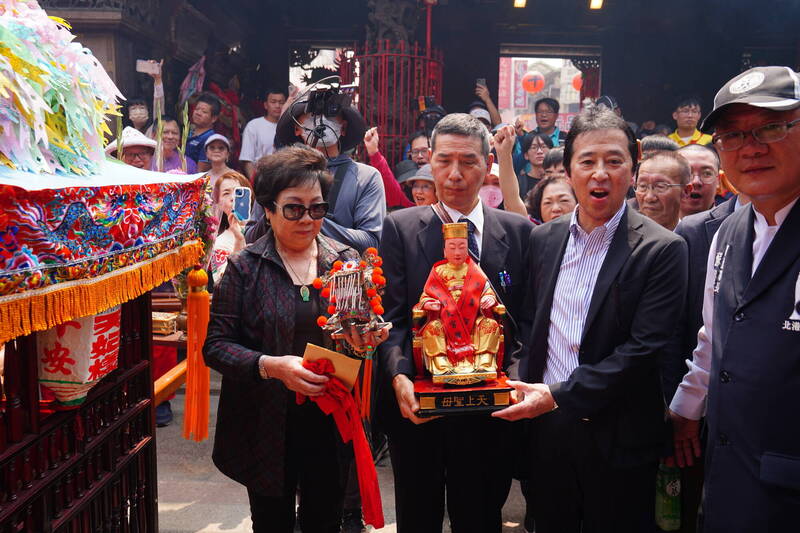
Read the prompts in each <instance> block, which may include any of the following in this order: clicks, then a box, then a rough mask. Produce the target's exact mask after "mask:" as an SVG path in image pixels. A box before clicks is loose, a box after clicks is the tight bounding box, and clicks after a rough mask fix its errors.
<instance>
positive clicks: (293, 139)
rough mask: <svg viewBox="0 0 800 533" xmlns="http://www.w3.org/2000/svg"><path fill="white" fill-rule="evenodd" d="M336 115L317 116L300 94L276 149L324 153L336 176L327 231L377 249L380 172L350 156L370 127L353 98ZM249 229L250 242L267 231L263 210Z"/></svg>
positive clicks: (382, 200)
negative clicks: (294, 146) (309, 149)
mask: <svg viewBox="0 0 800 533" xmlns="http://www.w3.org/2000/svg"><path fill="white" fill-rule="evenodd" d="M339 97H340V98H342V100H340V102H341V104H342V105H341V106H340V110H339V112H338V113H337V114H336V116H333V117H329V116H327V115H324V114H322V115H317V114H313V113H312V112H311V110H309V109H307V107H308V97H307V96H300V97H299V98H298V99H297V100H295V101H293V102H292V103H291V104H290V105H288V106H287V108H286V110H285V111H284V112H283V114H282V115H281V118H280V119H279V120H278V127H277V130H276V132H275V147H276V148H280V147H283V146H289V145H291V144H294V143H303V144H306V145H308V146H311V147H313V148H316V149H317V150H319V151H321V152H322V153H323V155H325V157H326V158H327V160H328V170H329V171H330V173H331V174H333V185H332V187H331V194H330V197H329V199H328V203H329V204H330V205H329V213H328V216H326V217H325V220H324V221H323V224H322V233H323V235H326V236H328V237H330V238H332V239H336V240H337V241H339V242H342V243H344V244H347V245H348V246H352V247H353V248H355V249H356V250H358V251H359V252H363V251H364V250H366V249H367V248H369V247H371V246H377V245H378V240H379V239H380V236H381V228H382V227H383V219H384V218H385V217H386V197H385V193H384V188H383V180H382V179H381V175H380V173H379V172H378V171H377V170H376V169H375V168H373V167H371V166H369V165H365V164H363V163H357V162H355V161H353V160H352V159H351V158H350V156H349V155H348V153H349V152H350V151H352V150H353V149H355V148H356V147H357V146H358V144H359V143H361V142H362V141H363V140H364V134H365V133H366V131H367V124H366V122H365V121H364V118H363V117H362V116H361V114H360V113H359V112H358V110H357V109H356V108H355V107H353V106H352V105H350V100H349V98H347V97H344V96H342V95H339ZM255 211H256V215H255V218H254V219H251V221H250V222H248V227H247V229H246V230H245V238H246V239H247V242H248V243H250V242H255V241H256V240H257V239H258V238H259V237H261V236H262V235H265V234H266V232H267V223H266V218H265V216H264V212H263V211H264V210H263V209H256V210H255Z"/></svg>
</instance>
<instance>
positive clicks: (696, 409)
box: [669, 198, 797, 420]
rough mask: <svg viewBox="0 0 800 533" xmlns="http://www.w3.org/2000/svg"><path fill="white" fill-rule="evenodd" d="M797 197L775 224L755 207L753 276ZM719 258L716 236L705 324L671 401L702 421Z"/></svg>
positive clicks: (679, 410)
mask: <svg viewBox="0 0 800 533" xmlns="http://www.w3.org/2000/svg"><path fill="white" fill-rule="evenodd" d="M795 203H797V198H795V200H794V201H793V202H791V203H789V205H787V206H786V207H784V208H783V209H781V210H780V211H778V212H777V213H775V225H774V226H770V225H769V224H768V223H767V219H766V218H764V215H762V214H761V213H759V212H758V210H756V209H755V208H753V207H752V204H751V205H750V206H749V208H750V209H753V211H754V212H755V222H754V224H753V229H754V230H755V235H754V238H753V265H752V268H751V270H750V276H751V278H752V276H753V274H755V273H756V269H758V266H759V265H760V264H761V260H762V259H763V258H764V254H766V253H767V250H768V249H769V245H770V244H772V239H774V238H775V234H776V233H778V230H779V229H780V227H781V224H783V221H784V220H786V217H787V216H788V215H789V211H791V210H792V207H794V204H795ZM716 256H717V234H714V238H713V239H712V241H711V248H710V249H709V252H708V263H707V264H706V281H705V287H704V288H703V325H702V327H701V328H700V331H698V332H697V347H696V348H695V349H694V352H692V358H691V359H687V360H686V366H688V367H689V372H687V373H686V375H685V376H683V381H681V384H680V385H678V390H677V392H675V396H674V397H673V398H672V402H671V403H670V406H669V408H670V409H671V410H672V411H674V412H675V413H677V414H679V415H681V416H682V417H684V418H688V419H690V420H700V418H702V416H703V414H704V413H705V409H706V396H707V395H708V374H709V371H710V370H711V356H712V352H711V347H712V340H711V332H712V330H713V329H712V328H713V317H714V278H715V274H716V271H715V270H714V259H715V258H716Z"/></svg>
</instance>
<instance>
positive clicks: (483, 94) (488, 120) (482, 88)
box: [469, 83, 503, 131]
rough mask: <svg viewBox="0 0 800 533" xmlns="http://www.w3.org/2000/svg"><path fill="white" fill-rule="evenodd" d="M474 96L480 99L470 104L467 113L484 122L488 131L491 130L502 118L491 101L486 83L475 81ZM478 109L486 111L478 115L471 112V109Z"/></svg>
mask: <svg viewBox="0 0 800 533" xmlns="http://www.w3.org/2000/svg"><path fill="white" fill-rule="evenodd" d="M475 96H477V97H478V98H480V101H477V102H473V103H472V104H470V110H469V114H470V115H472V116H474V117H475V118H477V119H478V120H480V121H481V122H483V123H484V124H486V127H487V128H489V131H491V130H492V128H493V127H494V126H497V125H498V124H500V123H501V122H503V119H502V118H501V117H500V112H499V111H498V110H497V106H496V105H494V102H493V101H492V95H491V94H490V93H489V88H488V87H487V86H486V85H482V84H480V83H476V84H475ZM480 109H483V110H484V111H486V113H479V114H480V116H478V115H476V114H474V113H473V111H476V112H478V110H480Z"/></svg>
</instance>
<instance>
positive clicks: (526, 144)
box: [520, 132, 553, 154]
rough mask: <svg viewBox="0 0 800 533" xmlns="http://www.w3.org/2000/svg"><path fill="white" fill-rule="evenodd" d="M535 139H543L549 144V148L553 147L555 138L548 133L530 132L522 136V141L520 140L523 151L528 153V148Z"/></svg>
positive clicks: (546, 144)
mask: <svg viewBox="0 0 800 533" xmlns="http://www.w3.org/2000/svg"><path fill="white" fill-rule="evenodd" d="M534 139H541V140H542V142H543V143H544V144H545V146H547V148H552V147H553V139H552V138H550V136H549V135H548V134H546V133H533V132H531V133H528V134H527V135H525V136H524V137H523V138H522V142H520V148H522V153H523V154H526V153H528V150H530V149H531V145H532V144H533V140H534Z"/></svg>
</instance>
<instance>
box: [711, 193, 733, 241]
mask: <svg viewBox="0 0 800 533" xmlns="http://www.w3.org/2000/svg"><path fill="white" fill-rule="evenodd" d="M735 210H736V197H735V196H734V197H733V198H731V199H729V200H727V201H725V202H724V203H722V204H719V205H718V206H717V207H715V208H714V209H712V210H711V216H710V217H709V219H708V220H706V223H705V229H706V239H707V240H706V242H707V243H708V244H709V245H711V240H712V239H713V238H714V234H715V233H716V232H717V230H718V229H719V226H720V224H722V222H721V221H720V219H721V218H723V219H724V217H727V216H728V215H730V214H731V213H733V212H734V211H735Z"/></svg>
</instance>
